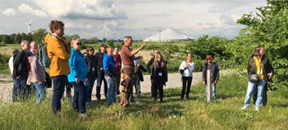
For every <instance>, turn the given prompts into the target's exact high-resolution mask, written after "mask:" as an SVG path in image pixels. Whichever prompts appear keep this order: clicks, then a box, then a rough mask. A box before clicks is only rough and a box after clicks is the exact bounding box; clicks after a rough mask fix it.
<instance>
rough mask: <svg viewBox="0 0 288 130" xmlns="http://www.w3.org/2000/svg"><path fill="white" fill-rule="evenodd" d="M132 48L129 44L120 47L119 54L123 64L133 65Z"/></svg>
mask: <svg viewBox="0 0 288 130" xmlns="http://www.w3.org/2000/svg"><path fill="white" fill-rule="evenodd" d="M131 52H132V50H131V48H130V47H129V46H126V45H124V46H123V47H122V49H121V52H120V55H121V59H122V62H123V65H131V66H134V62H133V58H134V55H132V53H131Z"/></svg>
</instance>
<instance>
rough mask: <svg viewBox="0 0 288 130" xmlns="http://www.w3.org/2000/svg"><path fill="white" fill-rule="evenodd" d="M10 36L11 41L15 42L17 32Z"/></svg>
mask: <svg viewBox="0 0 288 130" xmlns="http://www.w3.org/2000/svg"><path fill="white" fill-rule="evenodd" d="M9 37H10V39H11V43H12V44H13V43H14V39H15V37H16V34H15V33H13V34H11V35H9Z"/></svg>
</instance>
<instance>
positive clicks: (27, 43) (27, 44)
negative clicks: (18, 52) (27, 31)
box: [23, 42, 30, 51]
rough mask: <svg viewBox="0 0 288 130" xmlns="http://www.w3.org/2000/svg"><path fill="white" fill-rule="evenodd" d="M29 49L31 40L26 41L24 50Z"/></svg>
mask: <svg viewBox="0 0 288 130" xmlns="http://www.w3.org/2000/svg"><path fill="white" fill-rule="evenodd" d="M29 49H30V43H29V42H26V43H25V44H24V45H23V50H25V51H28V50H29Z"/></svg>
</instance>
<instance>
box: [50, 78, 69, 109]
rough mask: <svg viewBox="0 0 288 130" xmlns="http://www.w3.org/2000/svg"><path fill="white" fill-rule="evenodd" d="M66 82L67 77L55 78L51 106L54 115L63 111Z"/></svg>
mask: <svg viewBox="0 0 288 130" xmlns="http://www.w3.org/2000/svg"><path fill="white" fill-rule="evenodd" d="M66 81H67V75H59V76H55V77H53V96H52V104H51V108H52V112H53V114H57V112H60V111H61V98H62V97H63V93H64V87H65V85H66Z"/></svg>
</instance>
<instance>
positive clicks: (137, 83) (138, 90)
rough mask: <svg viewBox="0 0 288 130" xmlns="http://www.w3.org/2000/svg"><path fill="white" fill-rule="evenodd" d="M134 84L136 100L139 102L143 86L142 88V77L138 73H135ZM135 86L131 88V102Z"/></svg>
mask: <svg viewBox="0 0 288 130" xmlns="http://www.w3.org/2000/svg"><path fill="white" fill-rule="evenodd" d="M133 86H135V90H136V101H137V102H139V101H140V98H141V88H140V79H139V75H138V73H136V74H135V73H134V74H133ZM133 86H132V87H131V89H130V94H129V95H130V96H129V102H133Z"/></svg>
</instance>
